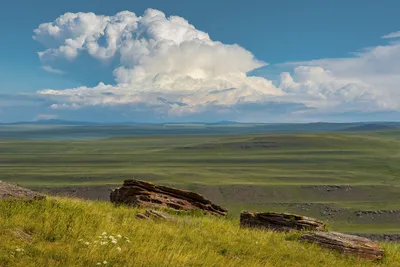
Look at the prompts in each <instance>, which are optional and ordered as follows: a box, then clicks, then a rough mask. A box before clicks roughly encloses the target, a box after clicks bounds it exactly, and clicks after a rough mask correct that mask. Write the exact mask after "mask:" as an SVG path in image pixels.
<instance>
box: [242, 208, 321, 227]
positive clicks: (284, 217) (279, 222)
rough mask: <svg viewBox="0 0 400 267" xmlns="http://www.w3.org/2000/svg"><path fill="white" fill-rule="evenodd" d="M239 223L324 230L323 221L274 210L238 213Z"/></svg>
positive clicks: (248, 225)
mask: <svg viewBox="0 0 400 267" xmlns="http://www.w3.org/2000/svg"><path fill="white" fill-rule="evenodd" d="M240 225H241V226H242V227H255V228H263V229H269V230H277V231H290V230H299V231H301V230H307V231H324V230H325V229H326V225H325V223H324V222H322V221H319V220H317V219H314V218H309V217H306V216H301V215H296V214H290V213H276V212H262V213H252V212H247V211H244V212H242V213H241V214H240Z"/></svg>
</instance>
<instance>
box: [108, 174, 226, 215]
mask: <svg viewBox="0 0 400 267" xmlns="http://www.w3.org/2000/svg"><path fill="white" fill-rule="evenodd" d="M110 200H111V202H113V203H117V204H126V205H133V206H139V207H153V208H172V209H176V210H196V209H200V210H203V211H204V212H205V213H208V214H212V215H221V216H225V215H226V214H227V213H228V211H227V210H226V209H224V208H222V207H220V206H218V205H215V204H213V203H212V202H211V201H210V200H208V199H205V198H204V197H203V196H201V195H199V194H196V193H194V192H190V191H186V190H181V189H177V188H173V187H168V186H162V185H154V184H152V183H150V182H146V181H140V180H134V179H132V180H126V181H124V184H123V186H122V187H121V188H118V189H115V190H113V191H112V192H111V194H110Z"/></svg>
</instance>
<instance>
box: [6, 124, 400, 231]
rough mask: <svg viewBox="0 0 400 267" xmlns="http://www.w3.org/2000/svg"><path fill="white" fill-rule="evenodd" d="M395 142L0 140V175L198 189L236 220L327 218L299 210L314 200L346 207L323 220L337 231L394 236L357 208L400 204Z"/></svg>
mask: <svg viewBox="0 0 400 267" xmlns="http://www.w3.org/2000/svg"><path fill="white" fill-rule="evenodd" d="M399 149H400V131H394V130H393V131H380V132H379V131H378V132H348V133H345V132H341V133H339V132H338V133H288V134H253V135H249V134H246V135H244V134H234V135H193V134H192V135H172V134H170V135H151V136H149V135H146V136H140V135H138V136H132V137H119V138H109V139H101V140H58V141H57V140H53V141H50V140H36V141H35V140H0V170H1V171H0V180H3V181H5V182H13V183H19V184H20V185H22V186H25V187H29V188H36V189H43V188H63V187H90V188H92V189H93V190H97V189H96V188H102V187H104V186H119V185H121V183H122V181H123V180H124V179H129V178H132V177H136V178H138V179H144V180H149V181H152V182H155V183H160V184H167V185H174V186H177V187H180V188H186V189H190V190H194V191H196V192H199V193H201V194H203V195H205V196H206V197H209V198H211V199H212V200H214V201H215V202H216V203H218V204H221V205H223V206H225V207H227V208H228V209H229V210H230V214H231V215H230V216H233V217H235V216H237V215H238V213H239V212H240V211H241V210H243V209H251V210H255V211H263V210H283V211H288V210H290V211H294V212H301V213H303V214H305V215H313V216H316V217H318V218H321V219H325V218H324V217H323V216H322V215H321V214H320V213H321V211H320V210H317V208H314V207H310V208H303V207H296V205H297V204H298V203H300V204H301V203H312V204H313V205H327V206H329V207H333V208H336V209H344V211H343V212H341V213H340V214H338V215H337V216H336V217H335V218H333V219H330V218H327V219H329V220H331V221H332V226H333V227H334V229H336V230H346V231H353V232H357V231H360V232H374V233H385V232H390V233H400V225H399V223H398V222H399V221H398V220H399V218H397V217H395V216H392V217H390V216H389V217H388V218H386V217H385V218H378V217H375V218H372V217H371V218H369V217H368V218H365V217H364V218H357V217H355V215H354V214H353V213H354V210H375V209H383V210H385V209H396V210H398V209H399V208H398V207H399V206H400V164H399V162H400V150H399ZM323 185H335V186H342V187H340V188H339V189H337V190H336V189H334V190H331V189H329V188H328V189H326V188H324V187H323ZM346 186H350V188H349V189H348V190H347V189H346ZM104 196H105V198H106V197H107V193H105V194H104ZM296 203H297V204H296ZM321 216H322V217H321Z"/></svg>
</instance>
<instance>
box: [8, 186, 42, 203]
mask: <svg viewBox="0 0 400 267" xmlns="http://www.w3.org/2000/svg"><path fill="white" fill-rule="evenodd" d="M45 198H46V196H44V195H42V194H40V193H37V192H35V191H32V190H29V189H25V188H22V187H19V186H17V185H13V184H7V183H4V182H1V181H0V200H17V199H22V200H26V201H30V200H41V199H45Z"/></svg>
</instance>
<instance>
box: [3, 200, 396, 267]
mask: <svg viewBox="0 0 400 267" xmlns="http://www.w3.org/2000/svg"><path fill="white" fill-rule="evenodd" d="M138 212H140V210H139V209H133V208H127V207H115V206H113V205H112V204H110V203H105V202H88V201H86V202H85V201H80V200H74V199H66V198H49V199H48V200H46V201H39V202H32V203H24V202H19V201H14V202H8V201H0V266H1V267H5V266H97V265H102V266H399V265H398V263H399V262H400V246H399V245H394V244H385V245H384V246H385V248H386V250H387V255H386V256H385V259H384V260H382V261H381V262H374V263H371V262H367V261H363V260H359V259H356V258H353V257H346V256H343V255H339V254H338V253H336V252H333V251H328V250H323V249H321V248H319V247H317V246H314V245H309V244H302V243H299V242H298V241H297V238H298V236H299V234H297V233H286V234H283V233H272V232H266V231H259V230H249V229H240V227H239V225H238V223H237V221H232V220H228V219H222V218H214V217H210V216H198V215H195V214H194V215H193V214H192V215H182V214H181V215H179V216H177V221H176V222H162V221H143V220H138V219H136V218H135V214H136V213H138ZM103 232H105V233H103ZM110 235H111V236H112V238H110V237H109V236H110ZM119 235H121V236H119ZM99 236H101V237H102V238H100V237H99ZM107 237H108V238H107ZM106 239H107V241H104V240H106ZM112 240H116V241H114V243H116V244H114V243H112ZM101 242H107V244H105V243H101ZM101 244H103V245H101Z"/></svg>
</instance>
